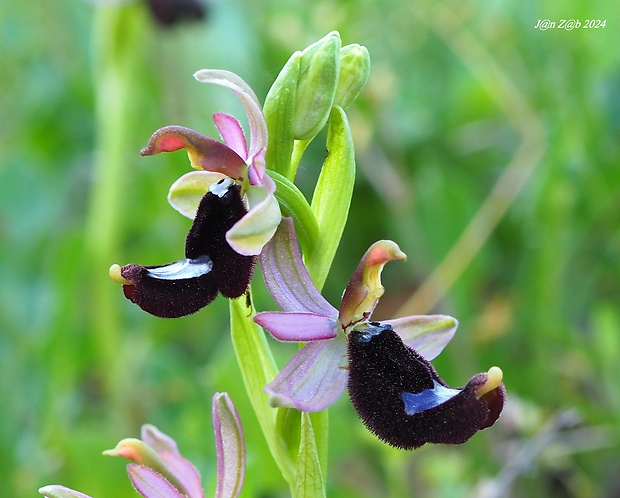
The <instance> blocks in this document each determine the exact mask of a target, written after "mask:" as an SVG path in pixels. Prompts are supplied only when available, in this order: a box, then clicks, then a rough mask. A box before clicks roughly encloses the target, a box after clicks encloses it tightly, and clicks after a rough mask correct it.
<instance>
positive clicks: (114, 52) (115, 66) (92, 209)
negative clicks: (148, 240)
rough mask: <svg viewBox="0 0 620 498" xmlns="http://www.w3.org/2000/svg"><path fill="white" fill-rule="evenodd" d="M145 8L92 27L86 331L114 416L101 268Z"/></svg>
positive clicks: (127, 158)
mask: <svg viewBox="0 0 620 498" xmlns="http://www.w3.org/2000/svg"><path fill="white" fill-rule="evenodd" d="M143 21H144V11H143V8H142V6H141V5H134V4H124V5H113V6H101V7H99V8H98V9H97V12H96V14H95V26H94V30H93V33H94V35H93V42H94V43H93V45H94V60H95V66H94V68H93V78H94V85H95V95H96V97H95V98H96V137H97V144H96V158H95V164H94V167H93V181H92V185H93V190H92V192H91V197H90V206H89V212H88V219H87V241H88V244H89V245H88V247H87V250H88V257H89V259H90V264H89V267H90V268H91V270H92V272H93V274H94V277H92V278H90V282H91V285H92V289H91V290H92V296H91V297H92V302H91V306H90V310H91V311H92V313H91V317H90V318H91V323H90V327H91V332H92V334H93V340H94V342H95V348H96V353H95V354H96V361H97V364H98V369H99V374H100V376H101V382H102V388H103V390H104V393H105V397H106V402H105V403H104V406H106V407H107V408H108V409H109V410H110V413H111V414H114V415H115V417H117V418H118V417H119V415H120V414H122V410H121V409H122V406H123V399H122V398H123V394H122V393H123V390H124V388H123V384H124V382H123V377H122V368H121V365H120V363H121V362H119V361H118V356H119V352H120V351H121V343H122V340H121V334H120V333H121V330H122V327H121V323H120V317H119V313H118V297H119V294H118V286H117V285H116V284H114V283H113V282H112V281H111V280H110V279H108V278H106V270H107V268H108V267H109V266H110V263H111V262H113V261H114V259H115V257H118V254H119V250H118V249H119V241H120V239H121V236H122V232H123V229H122V212H123V204H124V202H123V201H124V199H125V198H126V192H125V191H124V189H123V187H124V186H126V185H127V184H128V182H127V175H128V171H131V169H132V168H131V164H130V162H131V158H133V157H134V156H135V154H134V153H132V152H131V140H130V136H131V131H132V129H133V128H134V126H133V123H134V120H133V119H132V115H133V111H132V107H133V105H134V103H135V101H136V98H135V95H136V94H137V92H138V87H137V75H136V69H137V67H138V64H137V61H138V60H139V59H140V58H141V56H142V46H143V43H142V40H141V38H142V36H143V34H144V28H145V25H144V22H143Z"/></svg>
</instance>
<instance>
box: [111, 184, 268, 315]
mask: <svg viewBox="0 0 620 498" xmlns="http://www.w3.org/2000/svg"><path fill="white" fill-rule="evenodd" d="M240 189H241V187H240V186H239V185H236V184H235V183H234V182H233V181H232V180H230V179H229V178H224V179H223V180H220V181H219V182H218V183H214V184H212V185H210V187H209V191H208V192H207V193H206V194H205V195H204V196H203V198H202V200H201V201H200V204H199V206H198V210H197V213H196V217H195V218H194V222H193V224H192V227H191V229H190V231H189V233H188V235H187V238H186V241H185V259H183V260H181V261H176V262H174V263H170V264H167V265H162V266H141V265H137V264H130V265H126V266H123V267H122V268H121V267H119V266H118V265H113V266H112V267H111V268H110V275H111V276H112V278H113V279H114V280H116V281H118V282H120V283H122V284H123V292H124V293H125V296H126V297H127V299H129V300H131V301H132V302H134V303H136V304H137V305H138V306H140V307H141V308H142V309H143V310H144V311H146V312H148V313H151V314H152V315H155V316H158V317H162V318H177V317H180V316H185V315H189V314H191V313H195V312H196V311H198V310H200V309H201V308H203V307H205V306H206V305H208V304H209V303H210V302H211V301H213V300H214V299H215V297H216V296H217V294H218V292H220V293H221V294H222V295H223V296H225V297H228V298H236V297H239V296H241V295H242V294H243V293H244V292H245V291H246V289H247V288H248V285H249V283H250V280H251V278H252V273H253V269H254V264H255V259H256V258H255V257H254V256H244V255H241V254H239V253H237V252H236V251H235V250H234V249H233V248H232V247H230V245H229V244H228V242H227V240H226V232H227V231H228V230H229V229H230V228H231V227H232V226H233V225H234V224H235V223H236V222H237V221H238V220H239V219H240V218H242V217H243V216H244V215H245V213H246V209H245V206H244V204H243V201H242V199H241V195H240Z"/></svg>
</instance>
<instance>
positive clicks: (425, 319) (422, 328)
mask: <svg viewBox="0 0 620 498" xmlns="http://www.w3.org/2000/svg"><path fill="white" fill-rule="evenodd" d="M381 323H388V324H390V325H391V326H392V327H393V328H394V331H395V332H396V333H397V334H398V335H400V337H401V339H402V340H403V342H404V343H405V344H406V345H407V346H409V347H411V348H413V349H415V350H416V351H417V352H418V353H420V354H421V355H422V356H424V358H426V359H427V360H429V361H430V360H432V359H433V358H435V357H436V356H437V355H438V354H439V353H441V352H442V351H443V348H445V347H446V344H448V343H449V342H450V340H451V339H452V337H454V333H455V332H456V328H457V327H458V325H459V322H458V321H457V320H456V319H455V318H452V317H451V316H447V315H419V316H407V317H404V318H397V319H395V320H381Z"/></svg>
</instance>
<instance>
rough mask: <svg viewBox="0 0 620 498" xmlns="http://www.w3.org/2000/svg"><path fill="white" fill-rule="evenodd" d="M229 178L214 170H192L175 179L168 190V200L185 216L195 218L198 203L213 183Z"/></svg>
mask: <svg viewBox="0 0 620 498" xmlns="http://www.w3.org/2000/svg"><path fill="white" fill-rule="evenodd" d="M224 178H227V177H226V175H224V174H222V173H214V172H212V171H190V172H189V173H185V174H184V175H183V176H181V177H180V178H179V179H178V180H177V181H175V182H174V183H173V184H172V185H171V187H170V190H169V191H168V202H169V203H170V205H171V206H172V207H173V208H174V209H176V210H177V211H178V212H179V213H181V214H182V215H183V216H186V217H188V218H189V219H191V220H193V219H194V217H195V216H196V211H197V210H198V204H200V201H201V200H202V198H203V197H204V195H205V194H206V193H207V191H208V190H209V187H210V186H211V185H212V184H213V183H217V182H219V181H220V180H222V179H224Z"/></svg>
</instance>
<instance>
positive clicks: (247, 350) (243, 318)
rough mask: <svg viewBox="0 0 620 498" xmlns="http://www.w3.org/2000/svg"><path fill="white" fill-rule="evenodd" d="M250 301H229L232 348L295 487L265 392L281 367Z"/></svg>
mask: <svg viewBox="0 0 620 498" xmlns="http://www.w3.org/2000/svg"><path fill="white" fill-rule="evenodd" d="M249 292H250V291H248V293H249ZM248 295H249V294H248ZM250 302H251V301H250V299H248V298H246V296H241V297H240V298H238V299H231V300H230V327H231V333H232V341H233V347H234V349H235V355H236V356H237V363H238V364H239V368H240V369H241V376H242V377H243V382H244V384H245V389H246V391H247V393H248V397H249V398H250V402H251V403H252V408H253V409H254V413H255V414H256V417H257V418H258V422H259V424H260V426H261V429H262V431H263V434H264V435H265V439H266V440H267V445H268V446H269V450H270V451H271V454H272V456H273V458H274V460H275V462H276V464H277V465H278V468H279V469H280V472H282V476H283V477H284V479H285V480H286V481H287V482H288V483H289V485H290V486H292V485H293V482H294V477H295V473H294V472H295V471H294V462H293V459H292V458H291V455H290V453H289V451H288V448H287V446H286V444H285V442H284V441H283V440H282V439H281V438H280V436H279V434H278V431H277V428H276V410H274V409H273V408H272V407H271V406H270V405H269V398H268V397H267V395H266V394H265V392H264V388H265V386H266V385H267V384H268V383H269V382H271V381H272V380H273V379H274V377H275V376H276V375H277V373H278V369H277V367H276V363H275V361H274V359H273V356H272V354H271V350H270V349H269V344H268V343H267V338H266V337H265V333H264V332H263V329H262V328H261V327H259V326H258V325H256V324H255V323H254V320H253V310H252V306H251V304H250V305H249V306H248V304H249V303H250Z"/></svg>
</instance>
